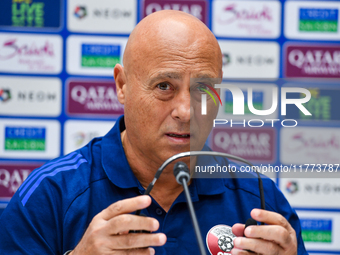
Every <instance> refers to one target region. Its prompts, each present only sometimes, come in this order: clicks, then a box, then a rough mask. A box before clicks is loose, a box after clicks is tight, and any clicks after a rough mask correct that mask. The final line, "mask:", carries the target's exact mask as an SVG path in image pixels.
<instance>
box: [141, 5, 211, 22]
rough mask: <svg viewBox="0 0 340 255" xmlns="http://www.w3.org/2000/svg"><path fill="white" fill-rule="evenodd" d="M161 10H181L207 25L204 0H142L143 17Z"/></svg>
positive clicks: (206, 8)
mask: <svg viewBox="0 0 340 255" xmlns="http://www.w3.org/2000/svg"><path fill="white" fill-rule="evenodd" d="M161 10H177V11H183V12H186V13H189V14H191V15H193V16H195V17H196V18H198V19H199V20H201V21H202V22H204V23H205V24H207V25H208V20H209V18H208V1H206V0H184V1H183V0H170V1H163V0H143V12H142V13H143V14H142V15H143V17H146V16H148V15H150V14H151V13H154V12H156V11H161Z"/></svg>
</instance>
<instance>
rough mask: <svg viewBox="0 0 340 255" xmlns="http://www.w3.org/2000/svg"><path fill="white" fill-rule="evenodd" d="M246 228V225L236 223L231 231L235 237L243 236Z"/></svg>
mask: <svg viewBox="0 0 340 255" xmlns="http://www.w3.org/2000/svg"><path fill="white" fill-rule="evenodd" d="M244 226H245V225H244V224H240V223H236V224H234V226H233V227H232V228H231V231H233V233H234V235H235V236H243V232H244Z"/></svg>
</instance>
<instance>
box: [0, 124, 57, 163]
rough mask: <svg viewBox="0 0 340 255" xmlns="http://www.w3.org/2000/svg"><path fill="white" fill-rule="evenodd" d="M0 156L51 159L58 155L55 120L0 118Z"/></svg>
mask: <svg viewBox="0 0 340 255" xmlns="http://www.w3.org/2000/svg"><path fill="white" fill-rule="evenodd" d="M0 138H1V139H0V143H1V144H0V157H1V158H18V159H53V158H56V157H58V156H59V155H60V123H59V122H58V121H56V120H31V119H29V120H23V119H0Z"/></svg>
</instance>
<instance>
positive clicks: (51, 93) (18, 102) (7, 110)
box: [0, 76, 61, 117]
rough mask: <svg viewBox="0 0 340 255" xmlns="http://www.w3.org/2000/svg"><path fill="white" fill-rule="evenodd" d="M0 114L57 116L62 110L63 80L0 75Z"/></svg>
mask: <svg viewBox="0 0 340 255" xmlns="http://www.w3.org/2000/svg"><path fill="white" fill-rule="evenodd" d="M0 91H2V93H1V94H2V95H0V97H1V100H0V114H1V115H9V116H21V115H25V116H48V117H56V116H59V115H60V112H61V81H60V79H58V78H43V77H35V78H32V77H14V76H1V77H0Z"/></svg>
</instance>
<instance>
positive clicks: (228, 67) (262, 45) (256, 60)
mask: <svg viewBox="0 0 340 255" xmlns="http://www.w3.org/2000/svg"><path fill="white" fill-rule="evenodd" d="M218 42H219V44H220V47H221V50H222V54H223V69H222V70H223V78H226V79H230V78H235V79H246V78H249V79H272V78H273V79H275V78H279V65H280V61H279V58H280V46H279V45H278V44H277V43H276V42H253V41H227V40H219V41H218Z"/></svg>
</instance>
